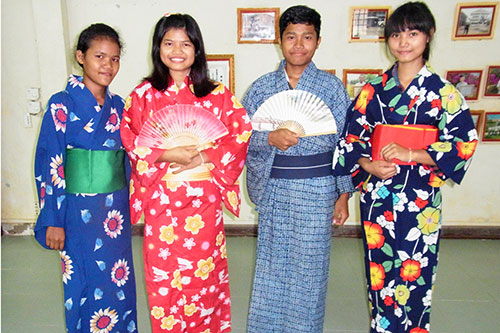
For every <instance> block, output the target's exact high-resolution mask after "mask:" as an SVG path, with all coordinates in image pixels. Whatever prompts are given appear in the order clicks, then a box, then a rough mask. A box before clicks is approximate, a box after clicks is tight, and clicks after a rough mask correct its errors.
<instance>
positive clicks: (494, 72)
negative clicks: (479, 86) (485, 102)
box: [483, 66, 500, 97]
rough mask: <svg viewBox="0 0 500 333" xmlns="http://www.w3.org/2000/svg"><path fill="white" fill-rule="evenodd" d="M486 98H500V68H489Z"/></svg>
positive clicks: (485, 90) (485, 89)
mask: <svg viewBox="0 0 500 333" xmlns="http://www.w3.org/2000/svg"><path fill="white" fill-rule="evenodd" d="M483 95H484V96H485V97H486V96H489V97H500V66H489V67H488V70H487V72H486V82H485V84H484V94H483Z"/></svg>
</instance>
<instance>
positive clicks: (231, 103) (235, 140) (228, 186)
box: [204, 84, 252, 216]
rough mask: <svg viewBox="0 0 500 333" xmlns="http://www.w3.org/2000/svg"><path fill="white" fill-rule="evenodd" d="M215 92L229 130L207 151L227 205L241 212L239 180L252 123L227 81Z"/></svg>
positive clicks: (229, 208)
mask: <svg viewBox="0 0 500 333" xmlns="http://www.w3.org/2000/svg"><path fill="white" fill-rule="evenodd" d="M211 94H212V95H213V97H214V101H217V103H219V104H220V106H219V108H220V110H221V111H220V112H221V118H220V119H221V121H222V122H223V123H224V125H226V128H227V129H228V131H229V133H228V134H227V135H225V136H224V137H222V138H220V139H218V140H216V142H215V146H214V147H212V148H208V149H205V150H204V152H205V153H206V154H207V155H208V157H209V158H210V161H211V163H212V164H213V165H214V168H213V169H212V170H211V174H212V176H213V179H214V180H215V182H216V183H217V185H218V186H219V187H220V188H221V189H222V199H223V200H224V204H225V205H226V208H227V209H228V210H229V211H231V212H232V213H233V214H234V215H236V216H238V214H239V206H240V201H241V199H240V197H239V185H238V184H237V180H238V177H239V176H240V174H241V171H242V170H243V166H244V165H245V159H246V156H247V150H248V141H249V139H250V135H251V134H252V125H251V123H250V118H249V117H248V115H247V113H246V110H245V109H244V108H243V105H241V104H240V102H239V101H238V100H237V99H236V97H235V96H234V95H233V94H232V93H231V92H229V90H227V88H226V87H224V85H222V84H220V85H219V87H217V88H216V89H214V91H212V93H211ZM217 95H220V96H217ZM211 97H212V96H211Z"/></svg>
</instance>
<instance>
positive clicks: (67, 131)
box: [35, 23, 137, 333]
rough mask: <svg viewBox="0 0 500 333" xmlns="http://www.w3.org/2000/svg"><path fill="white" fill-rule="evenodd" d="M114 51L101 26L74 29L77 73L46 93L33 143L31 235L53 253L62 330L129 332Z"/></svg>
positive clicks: (131, 289)
mask: <svg viewBox="0 0 500 333" xmlns="http://www.w3.org/2000/svg"><path fill="white" fill-rule="evenodd" d="M120 53H121V43H120V39H119V36H118V34H117V33H116V31H115V30H113V29H112V28H111V27H109V26H107V25H105V24H100V23H99V24H93V25H91V26H89V27H88V28H87V29H85V30H84V31H83V32H82V33H81V34H80V37H79V39H78V45H77V51H76V59H77V61H78V63H79V64H80V66H81V67H82V68H83V77H80V76H76V75H71V76H70V78H69V80H68V84H67V86H66V89H65V90H64V91H61V92H59V93H57V94H55V95H53V96H52V97H51V98H50V100H49V103H48V106H47V110H46V112H45V114H44V117H43V122H42V127H41V130H40V136H39V139H38V145H37V149H36V156H35V178H36V185H37V189H38V197H39V200H40V208H41V210H40V215H39V216H38V220H37V223H36V226H35V237H36V239H37V240H38V242H39V243H40V244H41V245H42V246H44V247H45V248H47V249H53V250H59V251H60V257H61V265H62V280H63V286H64V307H65V314H66V328H67V331H68V332H91V333H97V332H99V333H103V332H105V333H107V332H111V331H113V332H115V331H119V332H134V331H137V324H136V323H137V313H136V291H135V279H134V270H133V263H132V247H131V225H130V214H129V208H128V206H129V205H128V195H129V191H128V186H127V176H126V169H125V168H126V166H127V164H128V160H126V154H125V151H124V150H123V146H122V143H121V139H120V122H121V113H122V111H123V106H124V102H123V100H122V98H120V96H118V95H114V94H112V93H111V92H110V91H109V89H108V86H109V84H110V83H111V81H113V78H114V77H115V76H116V74H117V73H118V69H119V68H120ZM128 168H129V167H128Z"/></svg>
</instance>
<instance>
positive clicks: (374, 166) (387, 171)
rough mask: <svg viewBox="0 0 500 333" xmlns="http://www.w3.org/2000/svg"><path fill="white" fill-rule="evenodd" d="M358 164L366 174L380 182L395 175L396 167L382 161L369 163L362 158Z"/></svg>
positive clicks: (368, 160) (366, 159)
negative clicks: (378, 179)
mask: <svg viewBox="0 0 500 333" xmlns="http://www.w3.org/2000/svg"><path fill="white" fill-rule="evenodd" d="M358 163H359V165H360V166H361V167H362V168H363V169H364V170H365V171H366V172H368V173H370V174H372V175H374V176H376V177H378V178H380V179H382V180H385V179H387V178H391V177H393V176H394V175H396V173H397V168H396V165H395V164H394V163H392V162H387V161H384V160H378V161H370V159H368V158H366V157H362V158H360V159H359V161H358Z"/></svg>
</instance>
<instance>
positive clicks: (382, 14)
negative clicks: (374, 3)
mask: <svg viewBox="0 0 500 333" xmlns="http://www.w3.org/2000/svg"><path fill="white" fill-rule="evenodd" d="M390 10H391V7H390V6H378V7H366V6H365V7H350V15H349V17H350V27H349V32H350V36H349V41H351V42H380V41H383V40H384V27H385V22H386V21H387V18H388V17H389V11H390Z"/></svg>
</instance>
